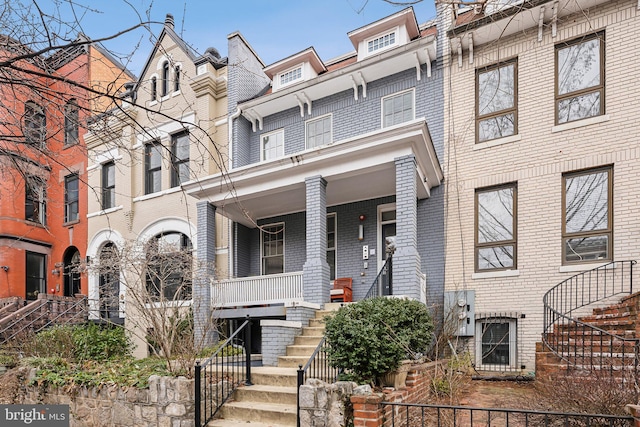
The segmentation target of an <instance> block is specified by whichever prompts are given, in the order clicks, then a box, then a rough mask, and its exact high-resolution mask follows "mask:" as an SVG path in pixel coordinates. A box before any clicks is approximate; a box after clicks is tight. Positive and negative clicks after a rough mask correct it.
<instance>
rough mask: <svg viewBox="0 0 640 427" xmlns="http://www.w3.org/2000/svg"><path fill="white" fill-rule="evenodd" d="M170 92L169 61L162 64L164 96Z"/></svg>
mask: <svg viewBox="0 0 640 427" xmlns="http://www.w3.org/2000/svg"><path fill="white" fill-rule="evenodd" d="M168 94H169V62H168V61H165V62H164V63H163V64H162V96H167V95H168Z"/></svg>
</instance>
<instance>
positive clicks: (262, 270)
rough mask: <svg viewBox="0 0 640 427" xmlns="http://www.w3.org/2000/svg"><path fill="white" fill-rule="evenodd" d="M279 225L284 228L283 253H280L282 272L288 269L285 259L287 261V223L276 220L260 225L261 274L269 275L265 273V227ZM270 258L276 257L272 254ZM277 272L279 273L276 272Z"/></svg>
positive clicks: (281, 228)
mask: <svg viewBox="0 0 640 427" xmlns="http://www.w3.org/2000/svg"><path fill="white" fill-rule="evenodd" d="M275 227H278V228H279V229H280V230H282V255H278V256H281V257H282V273H280V274H284V273H285V272H286V271H287V269H286V265H285V261H286V256H285V254H286V247H287V242H286V236H285V232H284V230H285V223H284V222H274V223H270V224H262V225H261V226H260V275H263V276H265V275H267V273H265V271H264V259H265V254H264V233H265V229H266V228H275ZM269 258H274V257H273V256H270V257H269ZM276 274H277V273H276Z"/></svg>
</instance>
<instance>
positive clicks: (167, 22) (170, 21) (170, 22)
mask: <svg viewBox="0 0 640 427" xmlns="http://www.w3.org/2000/svg"><path fill="white" fill-rule="evenodd" d="M164 25H165V27H169V28H171V29H172V30H173V29H174V21H173V15H172V14H170V13H167V17H166V18H165V20H164Z"/></svg>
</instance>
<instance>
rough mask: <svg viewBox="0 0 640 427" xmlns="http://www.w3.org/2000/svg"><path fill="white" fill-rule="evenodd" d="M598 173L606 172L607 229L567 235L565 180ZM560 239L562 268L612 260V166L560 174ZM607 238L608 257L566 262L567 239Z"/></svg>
mask: <svg viewBox="0 0 640 427" xmlns="http://www.w3.org/2000/svg"><path fill="white" fill-rule="evenodd" d="M600 172H607V228H606V229H599V230H591V231H586V232H573V233H567V185H566V182H567V178H572V177H576V176H581V175H591V174H595V173H600ZM561 191H562V238H561V246H562V248H561V254H562V263H561V265H563V266H570V265H579V264H592V263H598V262H609V261H612V260H613V259H614V257H613V237H614V236H613V165H606V166H601V167H596V168H588V169H580V170H575V171H570V172H565V173H563V174H562V189H561ZM603 235H606V236H607V254H608V257H607V258H604V259H599V260H593V259H588V260H583V261H567V258H566V249H565V241H566V240H568V239H575V238H580V237H590V236H603Z"/></svg>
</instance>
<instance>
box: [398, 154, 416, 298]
mask: <svg viewBox="0 0 640 427" xmlns="http://www.w3.org/2000/svg"><path fill="white" fill-rule="evenodd" d="M395 163H396V251H395V253H394V255H393V294H394V295H404V296H408V297H411V298H415V299H419V298H420V282H419V280H418V272H419V271H420V254H418V201H417V200H418V190H417V188H418V187H417V182H416V158H415V156H413V155H408V156H403V157H398V158H396V159H395Z"/></svg>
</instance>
